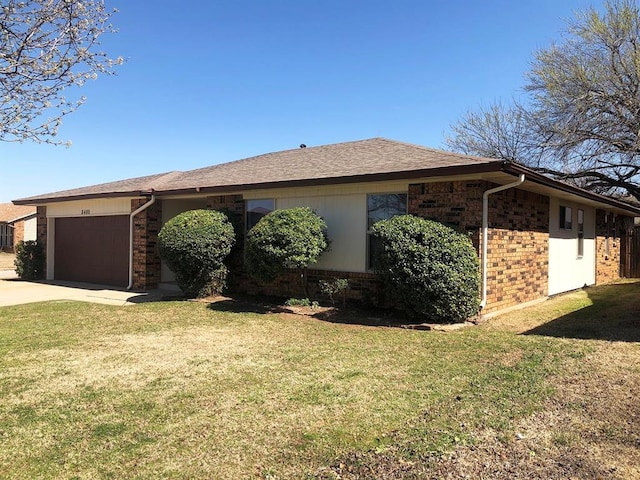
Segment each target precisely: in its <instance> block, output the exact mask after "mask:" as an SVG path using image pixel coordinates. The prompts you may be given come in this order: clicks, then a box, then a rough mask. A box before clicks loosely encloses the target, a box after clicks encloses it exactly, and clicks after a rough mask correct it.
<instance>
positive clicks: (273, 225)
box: [245, 207, 329, 294]
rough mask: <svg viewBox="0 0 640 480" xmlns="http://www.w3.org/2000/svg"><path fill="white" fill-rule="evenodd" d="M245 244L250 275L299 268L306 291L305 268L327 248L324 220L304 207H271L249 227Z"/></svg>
mask: <svg viewBox="0 0 640 480" xmlns="http://www.w3.org/2000/svg"><path fill="white" fill-rule="evenodd" d="M245 248H246V266H247V271H248V272H249V274H250V275H252V276H253V277H256V278H258V279H260V280H265V281H270V280H273V279H274V278H275V277H276V276H277V275H278V274H280V273H282V272H283V271H284V270H285V269H287V268H297V269H300V270H302V278H303V280H302V281H303V287H304V289H305V294H306V293H307V291H306V290H307V289H306V268H307V266H308V265H310V264H313V263H316V262H317V261H318V258H319V257H320V255H321V254H322V253H323V252H324V251H325V250H327V249H328V248H329V240H328V239H327V224H326V223H325V222H324V220H323V219H322V218H321V217H320V216H318V215H317V214H316V213H315V212H314V211H313V210H311V209H310V208H308V207H297V208H289V209H284V210H275V211H273V212H271V213H268V214H267V215H265V216H264V217H262V218H261V219H260V221H259V222H258V223H257V224H256V225H255V226H254V227H253V228H252V229H251V230H250V231H249V233H248V234H247V240H246V244H245Z"/></svg>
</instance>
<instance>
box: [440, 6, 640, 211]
mask: <svg viewBox="0 0 640 480" xmlns="http://www.w3.org/2000/svg"><path fill="white" fill-rule="evenodd" d="M527 78H528V84H527V85H526V86H525V91H526V92H527V94H528V96H529V97H528V100H529V101H528V102H527V103H526V109H523V110H521V113H520V114H519V115H522V116H523V117H522V118H524V119H525V122H524V123H525V125H527V128H526V130H527V131H526V132H525V133H523V132H522V131H521V130H519V129H518V128H513V126H514V125H515V126H518V125H519V124H520V123H519V122H520V119H518V118H517V116H516V117H513V116H511V117H508V118H507V119H508V120H509V125H510V127H509V128H506V129H505V128H504V127H502V126H500V125H499V122H497V121H493V122H485V123H484V124H483V125H482V126H483V129H484V130H483V137H481V140H482V142H481V145H483V146H489V147H490V148H486V151H487V152H498V153H499V154H500V155H496V154H495V153H494V154H492V155H491V156H500V158H507V157H509V156H510V155H511V153H512V150H511V148H512V144H513V143H514V142H515V143H516V146H519V145H521V143H520V141H519V140H514V139H513V138H508V137H512V136H515V137H518V135H523V136H524V138H525V139H526V140H525V141H524V144H525V145H527V146H526V147H525V148H524V151H522V149H520V148H517V149H516V153H517V155H513V158H507V159H514V160H516V161H519V162H522V163H525V164H527V165H529V166H531V167H534V168H538V169H539V170H540V171H542V172H544V173H547V174H551V175H553V176H555V177H557V178H560V179H563V180H567V181H571V182H574V183H578V184H579V185H581V186H584V187H586V188H590V189H592V190H595V191H598V192H600V193H609V194H614V193H618V194H619V193H628V194H630V195H633V196H635V197H636V198H637V199H640V11H639V9H638V6H637V4H636V1H635V0H611V1H608V2H606V4H605V8H604V11H603V12H602V13H600V12H598V11H597V10H595V9H594V8H588V9H586V10H584V11H583V12H581V13H579V14H578V15H577V16H576V18H575V20H574V21H573V22H572V23H571V24H569V25H568V29H567V32H566V37H565V39H564V41H563V42H562V43H559V44H554V45H551V46H550V47H549V48H545V49H542V50H540V51H538V52H536V53H535V56H534V61H533V65H532V69H531V71H530V72H529V74H528V77H527ZM503 113H504V112H503ZM473 115H476V116H477V115H484V114H483V113H481V114H473ZM510 115H512V114H510ZM470 118H471V119H473V118H474V117H473V116H472V117H469V114H467V116H466V117H463V119H462V120H461V121H460V122H459V123H458V124H457V125H454V126H453V131H454V133H455V134H456V137H454V140H455V142H448V144H449V146H450V147H451V148H454V149H456V150H461V151H464V149H463V148H462V147H464V146H467V145H468V146H471V147H473V148H476V147H474V142H475V141H476V140H477V138H476V137H472V136H469V135H460V132H463V133H464V132H465V130H464V129H467V128H473V127H474V123H472V122H471V121H470ZM480 118H482V117H480ZM489 118H491V117H489ZM463 127H464V129H463ZM485 138H487V139H490V140H491V142H493V143H497V144H498V145H499V146H500V148H496V147H495V146H493V145H492V144H491V143H489V142H488V141H487V140H485ZM529 142H530V143H529ZM475 151H476V153H482V150H480V149H476V150H475ZM503 151H506V152H507V154H506V156H505V155H503ZM532 152H535V153H536V154H534V155H532V154H531V153H532ZM523 153H524V155H523Z"/></svg>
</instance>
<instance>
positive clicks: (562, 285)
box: [549, 197, 596, 295]
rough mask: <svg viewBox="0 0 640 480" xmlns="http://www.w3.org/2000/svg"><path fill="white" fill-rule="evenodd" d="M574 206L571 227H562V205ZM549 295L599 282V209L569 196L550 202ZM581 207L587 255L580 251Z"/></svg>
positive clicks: (584, 250)
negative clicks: (597, 218) (596, 231)
mask: <svg viewBox="0 0 640 480" xmlns="http://www.w3.org/2000/svg"><path fill="white" fill-rule="evenodd" d="M561 207H569V208H570V209H571V215H572V218H571V229H565V228H561V225H560V208H561ZM549 208H550V211H549V295H555V294H557V293H562V292H567V291H569V290H575V289H576V288H582V287H584V286H585V285H594V284H595V283H596V247H595V245H596V244H595V209H594V208H593V207H589V206H586V205H581V204H579V203H574V202H569V201H567V200H565V199H558V198H556V197H551V198H550V202H549ZM578 210H583V211H584V240H583V242H584V243H583V254H582V256H580V255H579V254H578V253H579V252H578V242H579V240H578Z"/></svg>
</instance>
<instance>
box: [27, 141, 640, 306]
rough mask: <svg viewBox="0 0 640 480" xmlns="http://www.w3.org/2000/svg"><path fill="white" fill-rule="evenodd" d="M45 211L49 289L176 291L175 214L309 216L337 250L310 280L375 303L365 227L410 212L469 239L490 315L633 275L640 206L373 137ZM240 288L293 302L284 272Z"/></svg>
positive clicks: (152, 179)
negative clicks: (172, 261) (167, 227)
mask: <svg viewBox="0 0 640 480" xmlns="http://www.w3.org/2000/svg"><path fill="white" fill-rule="evenodd" d="M14 203H16V204H18V205H35V206H37V209H38V239H39V240H40V241H41V242H42V243H43V244H44V245H46V258H47V264H46V275H47V278H49V279H60V280H76V281H86V282H93V283H102V284H109V285H118V286H127V287H128V288H135V289H148V288H153V287H155V286H156V285H158V284H159V283H161V282H170V281H171V280H172V279H173V276H172V273H171V272H170V271H169V270H168V269H167V268H166V267H165V266H164V265H162V262H161V261H160V259H159V258H158V255H157V250H156V238H157V234H158V231H159V230H160V228H161V227H162V225H163V224H164V223H165V222H166V221H167V220H169V219H170V218H172V217H174V216H175V215H177V214H178V213H180V212H183V211H186V210H190V209H196V208H210V209H217V210H224V211H226V212H228V213H230V214H232V215H236V216H237V217H238V218H241V219H242V222H243V224H244V228H245V230H247V229H249V228H250V227H251V226H252V225H254V224H255V223H256V222H257V221H258V220H259V218H261V216H263V215H264V214H265V213H267V212H269V211H271V210H274V209H282V208H290V207H295V206H308V207H311V208H313V209H314V210H315V211H316V212H317V213H318V214H320V215H321V216H322V217H324V219H325V221H326V223H327V225H328V234H329V237H330V239H331V242H332V243H331V245H332V248H331V250H330V251H329V252H327V253H325V254H324V255H323V256H322V258H321V259H320V261H319V262H318V263H317V264H316V265H315V266H314V269H313V270H312V271H310V272H309V279H310V282H311V283H312V284H313V282H317V280H319V279H322V278H326V279H331V278H335V277H341V278H348V279H349V283H350V285H351V289H350V292H349V296H350V297H352V298H360V299H364V300H369V301H370V300H372V299H375V297H376V295H377V294H378V290H377V288H378V282H377V279H376V276H375V275H374V274H373V273H372V271H371V268H370V267H371V264H370V258H369V253H368V252H369V241H370V239H369V236H368V228H369V226H370V225H371V224H372V223H373V222H375V221H376V220H379V219H383V218H388V217H390V216H392V215H395V214H403V213H407V212H408V213H411V214H414V215H418V216H421V217H426V218H430V219H433V220H437V221H441V222H443V223H446V224H448V225H451V226H453V227H454V228H456V229H457V230H459V231H461V232H465V233H466V234H468V235H469V237H470V238H471V240H472V242H473V244H474V245H475V247H476V248H477V249H478V253H479V256H480V258H481V263H482V265H481V268H482V271H483V290H482V292H481V293H480V294H481V295H482V299H483V305H484V307H483V308H484V310H483V312H484V313H488V312H495V311H498V310H501V309H504V308H507V307H511V306H514V305H517V304H523V303H527V302H531V301H535V300H538V299H541V298H545V297H547V296H549V295H553V294H557V293H561V292H565V291H569V290H572V289H576V288H580V287H583V286H584V285H594V284H601V283H605V282H609V281H612V280H616V279H618V278H620V277H621V276H625V275H627V271H626V270H625V268H626V264H627V259H628V257H629V255H630V253H631V252H630V251H629V242H628V241H627V240H628V238H627V237H628V232H629V230H630V229H632V227H633V221H634V217H635V216H640V208H639V207H637V206H632V205H630V204H628V203H625V202H622V201H619V200H616V199H613V198H609V197H605V196H601V195H598V194H595V193H592V192H588V191H585V190H582V189H580V188H577V187H575V186H572V185H568V184H565V183H561V182H558V181H555V180H552V179H550V178H548V177H546V176H543V175H540V174H538V173H536V172H534V171H532V170H531V169H528V168H526V167H524V166H522V165H519V164H516V163H511V162H505V161H502V160H496V159H490V158H478V157H473V156H469V155H461V154H455V153H449V152H443V151H439V150H434V149H430V148H425V147H422V146H417V145H411V144H407V143H402V142H397V141H392V140H388V139H384V138H372V139H367V140H361V141H353V142H345V143H338V144H333V145H324V146H317V147H309V148H296V149H292V150H286V151H282V152H275V153H268V154H264V155H259V156H256V157H251V158H246V159H243V160H238V161H234V162H230V163H224V164H220V165H214V166H211V167H206V168H201V169H197V170H191V171H186V172H179V171H174V172H168V173H163V174H158V175H151V176H147V177H142V178H132V179H127V180H123V181H118V182H112V183H106V184H102V185H96V186H90V187H83V188H78V189H74V190H67V191H63V192H55V193H50V194H45V195H39V196H35V197H30V198H23V199H20V200H16V201H15V202H14ZM292 275H293V274H292ZM234 282H235V283H234V288H238V289H242V290H245V291H248V292H252V293H258V292H261V293H269V294H276V293H278V294H282V295H295V294H296V293H298V292H297V290H295V289H296V288H297V283H296V281H295V279H294V278H292V277H290V276H287V275H285V276H283V277H282V278H279V279H278V280H276V281H275V282H273V283H271V284H268V285H267V284H259V283H256V282H254V281H252V280H251V279H249V278H247V277H246V276H239V277H238V278H236V279H235V280H234Z"/></svg>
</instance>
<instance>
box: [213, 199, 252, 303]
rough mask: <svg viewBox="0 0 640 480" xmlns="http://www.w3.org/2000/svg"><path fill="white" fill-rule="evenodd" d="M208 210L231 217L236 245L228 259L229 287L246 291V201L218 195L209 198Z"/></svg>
mask: <svg viewBox="0 0 640 480" xmlns="http://www.w3.org/2000/svg"><path fill="white" fill-rule="evenodd" d="M206 208H208V209H210V210H217V211H220V212H223V213H225V214H226V215H227V217H229V221H230V222H231V223H232V224H233V228H234V230H235V232H236V243H235V245H234V246H233V249H232V250H231V253H230V254H229V256H228V257H227V260H226V262H225V263H226V265H227V267H228V269H229V275H228V276H227V285H228V287H229V289H230V290H232V291H242V292H244V291H246V283H247V279H248V277H247V275H246V273H245V271H244V199H243V197H242V195H216V196H212V197H207V206H206Z"/></svg>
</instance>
